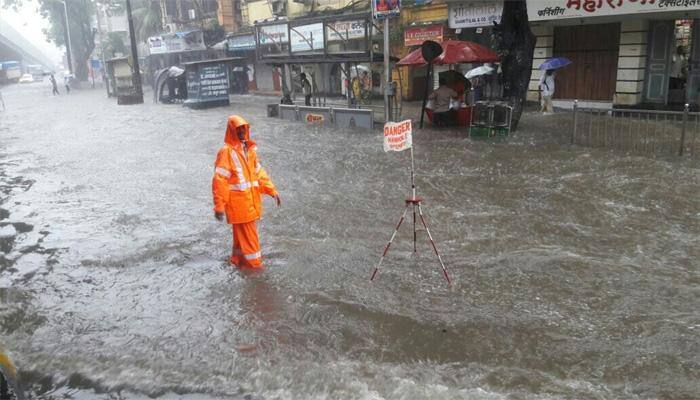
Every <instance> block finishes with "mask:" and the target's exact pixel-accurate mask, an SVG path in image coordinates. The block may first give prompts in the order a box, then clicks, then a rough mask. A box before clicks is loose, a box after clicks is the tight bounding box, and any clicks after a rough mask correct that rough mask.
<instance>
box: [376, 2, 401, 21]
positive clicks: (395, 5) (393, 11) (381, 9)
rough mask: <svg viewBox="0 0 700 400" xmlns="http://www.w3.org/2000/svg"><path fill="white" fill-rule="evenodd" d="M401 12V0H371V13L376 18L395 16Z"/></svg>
mask: <svg viewBox="0 0 700 400" xmlns="http://www.w3.org/2000/svg"><path fill="white" fill-rule="evenodd" d="M400 12H401V0H372V15H373V16H374V18H376V19H384V18H391V17H397V16H398V15H399V13H400Z"/></svg>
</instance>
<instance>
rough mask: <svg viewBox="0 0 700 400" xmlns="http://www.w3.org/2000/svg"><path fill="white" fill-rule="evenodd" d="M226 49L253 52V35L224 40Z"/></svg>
mask: <svg viewBox="0 0 700 400" xmlns="http://www.w3.org/2000/svg"><path fill="white" fill-rule="evenodd" d="M226 43H227V44H228V49H229V50H231V51H236V50H255V38H254V37H253V35H243V36H231V37H229V38H227V39H226Z"/></svg>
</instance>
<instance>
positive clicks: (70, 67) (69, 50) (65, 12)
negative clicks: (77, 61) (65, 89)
mask: <svg viewBox="0 0 700 400" xmlns="http://www.w3.org/2000/svg"><path fill="white" fill-rule="evenodd" d="M61 3H63V16H64V17H65V20H66V42H67V43H66V61H67V62H68V72H69V73H71V74H72V73H73V57H72V53H73V51H72V47H71V44H70V26H69V25H68V5H66V2H65V1H64V0H61Z"/></svg>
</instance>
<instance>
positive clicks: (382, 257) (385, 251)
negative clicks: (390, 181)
mask: <svg viewBox="0 0 700 400" xmlns="http://www.w3.org/2000/svg"><path fill="white" fill-rule="evenodd" d="M407 211H408V204H407V205H406V208H404V209H403V214H401V219H399V223H398V224H396V228H395V229H394V233H392V234H391V239H389V243H387V244H386V247H385V248H384V253H382V256H381V257H380V258H379V263H378V264H377V266H376V267H375V268H374V272H372V277H371V278H369V280H370V281H373V280H374V277H375V276H377V272H379V267H381V266H382V262H383V261H384V257H385V256H386V253H388V252H389V247H391V242H393V241H394V238H395V237H396V233H397V232H398V231H399V227H401V224H402V223H403V220H404V219H405V218H406V212H407Z"/></svg>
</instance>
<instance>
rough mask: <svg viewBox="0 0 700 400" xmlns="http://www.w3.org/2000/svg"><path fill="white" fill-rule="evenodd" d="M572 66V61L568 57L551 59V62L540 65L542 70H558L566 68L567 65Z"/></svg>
mask: <svg viewBox="0 0 700 400" xmlns="http://www.w3.org/2000/svg"><path fill="white" fill-rule="evenodd" d="M569 64H571V61H570V60H569V59H568V58H566V57H554V58H550V59H549V60H547V61H545V62H543V63H542V64H541V65H540V69H544V70H547V69H558V68H561V67H566V66H567V65H569Z"/></svg>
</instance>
